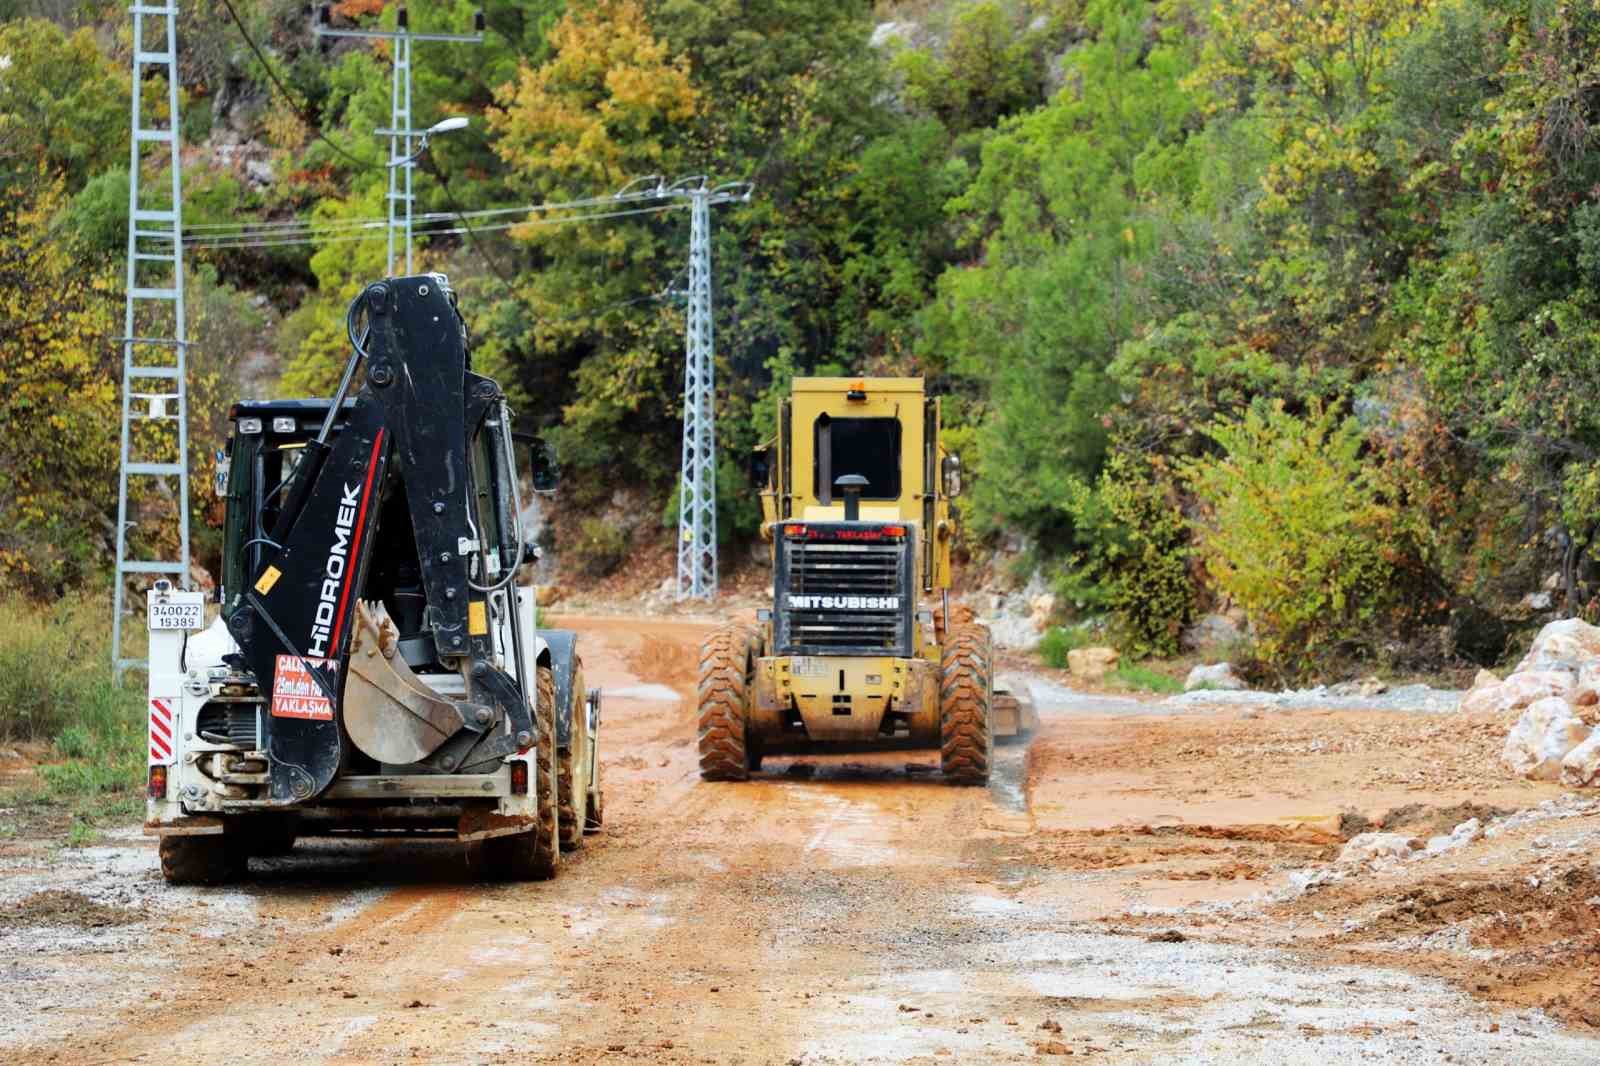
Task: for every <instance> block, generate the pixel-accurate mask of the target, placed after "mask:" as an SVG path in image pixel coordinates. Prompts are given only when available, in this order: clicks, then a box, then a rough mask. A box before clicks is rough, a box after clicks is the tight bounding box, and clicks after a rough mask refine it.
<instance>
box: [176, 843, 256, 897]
mask: <svg viewBox="0 0 1600 1066" xmlns="http://www.w3.org/2000/svg"><path fill="white" fill-rule="evenodd" d="M160 851H161V876H162V877H163V878H165V879H166V882H167V884H169V885H223V884H227V883H228V882H230V881H237V880H239V879H240V878H243V877H244V876H245V875H246V874H247V873H248V872H249V863H248V857H249V855H248V852H247V851H246V850H245V848H244V847H243V846H241V844H240V842H239V840H238V839H237V838H232V837H230V836H229V835H228V834H225V833H224V834H219V835H215V836H192V837H191V836H164V837H162V838H161V849H160Z"/></svg>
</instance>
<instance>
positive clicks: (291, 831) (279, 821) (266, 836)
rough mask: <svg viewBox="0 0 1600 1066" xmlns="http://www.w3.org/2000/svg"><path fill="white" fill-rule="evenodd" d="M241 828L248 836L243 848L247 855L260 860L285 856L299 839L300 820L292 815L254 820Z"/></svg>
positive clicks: (269, 816)
mask: <svg viewBox="0 0 1600 1066" xmlns="http://www.w3.org/2000/svg"><path fill="white" fill-rule="evenodd" d="M241 828H242V830H243V832H244V833H247V834H248V836H247V837H246V838H245V847H246V848H247V849H248V850H249V853H250V854H251V855H259V856H261V857H262V858H278V857H280V856H283V855H287V854H289V853H290V852H291V851H293V850H294V846H295V842H296V841H298V840H299V839H300V819H299V818H298V817H296V816H295V815H292V814H284V815H268V816H266V817H261V818H254V819H252V820H251V822H249V823H246V824H245V825H244V826H243V827H241Z"/></svg>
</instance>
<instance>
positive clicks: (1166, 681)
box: [1110, 663, 1183, 693]
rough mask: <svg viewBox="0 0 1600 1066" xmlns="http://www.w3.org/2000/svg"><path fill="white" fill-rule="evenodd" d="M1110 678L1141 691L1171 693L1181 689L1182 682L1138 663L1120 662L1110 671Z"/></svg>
mask: <svg viewBox="0 0 1600 1066" xmlns="http://www.w3.org/2000/svg"><path fill="white" fill-rule="evenodd" d="M1110 676H1111V677H1112V678H1114V679H1116V680H1117V681H1118V682H1120V683H1121V684H1122V685H1123V686H1125V687H1127V688H1132V689H1138V690H1139V691H1141V692H1161V693H1173V692H1182V691H1183V682H1182V681H1179V680H1178V679H1177V678H1175V677H1171V676H1169V675H1167V674H1163V673H1161V672H1160V671H1159V670H1152V669H1150V667H1148V666H1140V665H1139V664H1138V663H1122V664H1121V665H1119V666H1118V667H1117V668H1116V669H1115V670H1113V671H1111V675H1110Z"/></svg>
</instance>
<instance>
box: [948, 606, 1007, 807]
mask: <svg viewBox="0 0 1600 1066" xmlns="http://www.w3.org/2000/svg"><path fill="white" fill-rule="evenodd" d="M993 682H994V674H993V666H992V651H991V648H990V642H989V631H988V630H987V629H985V628H984V627H982V626H976V625H963V626H957V627H956V628H955V629H953V630H951V631H950V634H949V639H948V640H947V641H946V642H945V645H944V655H943V656H942V657H941V660H940V663H939V739H940V745H939V769H940V770H942V771H943V772H944V776H945V779H946V780H947V781H949V782H951V783H952V784H957V785H983V784H987V783H988V781H989V766H990V763H991V762H993V758H994V728H993V723H992V722H991V721H990V711H991V704H992V703H993V701H994V683H993Z"/></svg>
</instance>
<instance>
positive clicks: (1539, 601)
mask: <svg viewBox="0 0 1600 1066" xmlns="http://www.w3.org/2000/svg"><path fill="white" fill-rule="evenodd" d="M1554 604H1555V600H1554V599H1553V598H1552V597H1551V595H1550V594H1549V593H1548V592H1530V593H1528V594H1527V595H1526V596H1524V597H1522V599H1521V601H1520V602H1519V603H1518V604H1517V606H1519V607H1521V608H1522V609H1523V610H1524V611H1548V610H1549V609H1550V608H1551V607H1552V606H1553V605H1554Z"/></svg>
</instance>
